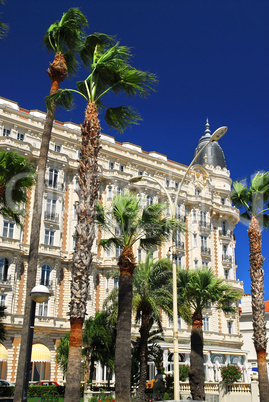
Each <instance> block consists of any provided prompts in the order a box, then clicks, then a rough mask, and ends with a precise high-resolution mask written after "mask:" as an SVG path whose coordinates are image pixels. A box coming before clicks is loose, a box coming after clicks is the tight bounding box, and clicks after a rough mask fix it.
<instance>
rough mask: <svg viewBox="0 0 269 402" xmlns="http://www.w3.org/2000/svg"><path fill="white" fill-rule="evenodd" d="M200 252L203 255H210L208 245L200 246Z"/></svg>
mask: <svg viewBox="0 0 269 402" xmlns="http://www.w3.org/2000/svg"><path fill="white" fill-rule="evenodd" d="M201 254H202V255H205V256H210V254H211V249H210V248H208V247H201Z"/></svg>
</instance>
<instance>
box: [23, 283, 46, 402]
mask: <svg viewBox="0 0 269 402" xmlns="http://www.w3.org/2000/svg"><path fill="white" fill-rule="evenodd" d="M49 296H50V291H49V289H48V288H47V287H46V286H44V285H38V286H35V287H34V288H33V289H32V291H31V298H32V306H31V307H32V308H31V317H30V318H31V319H30V331H29V336H28V339H27V345H26V357H27V358H26V365H25V370H24V373H23V388H22V398H21V400H22V401H23V402H27V396H28V385H29V377H30V368H31V354H32V345H33V337H34V325H35V308H36V303H44V302H45V301H47V300H48V298H49Z"/></svg>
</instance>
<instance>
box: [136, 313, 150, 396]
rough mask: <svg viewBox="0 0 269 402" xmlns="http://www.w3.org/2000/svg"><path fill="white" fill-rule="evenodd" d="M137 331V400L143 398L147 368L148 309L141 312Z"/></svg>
mask: <svg viewBox="0 0 269 402" xmlns="http://www.w3.org/2000/svg"><path fill="white" fill-rule="evenodd" d="M139 331H140V335H141V339H140V350H139V360H140V377H139V386H138V390H137V392H136V401H137V402H141V401H144V400H145V388H146V381H147V368H148V338H149V311H146V312H142V324H141V328H140V330H139Z"/></svg>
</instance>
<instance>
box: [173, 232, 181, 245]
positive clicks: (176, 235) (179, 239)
mask: <svg viewBox="0 0 269 402" xmlns="http://www.w3.org/2000/svg"><path fill="white" fill-rule="evenodd" d="M174 241H175V244H176V247H180V245H181V233H180V231H179V230H176V233H175V239H174Z"/></svg>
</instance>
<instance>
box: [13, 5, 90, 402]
mask: <svg viewBox="0 0 269 402" xmlns="http://www.w3.org/2000/svg"><path fill="white" fill-rule="evenodd" d="M85 25H87V20H86V18H85V16H84V15H83V14H82V13H81V12H80V11H79V10H78V9H77V8H70V9H69V10H68V11H67V12H66V13H64V14H63V16H62V18H61V20H60V21H56V22H55V23H54V24H52V25H51V26H50V27H49V29H48V31H47V32H46V34H45V37H44V41H43V43H44V45H45V46H46V47H47V49H48V50H49V51H52V52H54V54H55V56H54V60H53V63H51V64H50V67H49V68H48V70H47V73H48V75H49V78H50V80H51V87H50V94H55V93H56V92H57V91H58V89H59V85H60V83H61V82H62V81H63V80H64V79H65V78H66V77H67V76H68V72H69V74H70V73H71V74H72V73H74V72H75V70H76V61H75V55H76V53H77V52H78V51H79V50H80V48H81V43H82V35H83V27H84V26H85ZM55 110H56V105H55V104H54V103H52V105H51V107H50V108H48V109H47V114H46V119H45V124H44V130H43V133H42V142H41V148H40V154H39V158H38V165H37V181H36V188H35V196H34V205H33V217H32V224H31V235H30V250H29V257H28V269H27V272H28V274H27V284H26V299H25V310H24V321H23V328H22V336H21V348H20V356H19V362H18V368H17V377H16V388H15V394H14V400H15V402H16V401H18V402H19V401H21V400H22V398H24V396H23V392H24V391H23V383H24V381H25V379H24V376H22V375H21V373H27V371H28V370H27V368H26V365H27V353H28V352H29V351H28V350H27V349H28V346H27V345H28V344H29V341H28V339H29V331H30V327H31V323H30V319H31V318H30V317H31V316H33V308H34V304H33V301H32V299H31V296H30V293H31V290H32V288H33V287H34V286H35V283H36V271H37V261H38V248H39V239H40V225H41V214H42V202H43V193H44V185H45V174H46V163H47V157H48V151H49V142H50V138H51V130H52V125H53V121H54V117H55ZM25 375H27V374H25ZM25 392H26V393H27V390H26V391H25Z"/></svg>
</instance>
